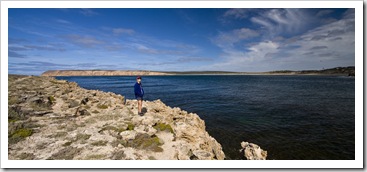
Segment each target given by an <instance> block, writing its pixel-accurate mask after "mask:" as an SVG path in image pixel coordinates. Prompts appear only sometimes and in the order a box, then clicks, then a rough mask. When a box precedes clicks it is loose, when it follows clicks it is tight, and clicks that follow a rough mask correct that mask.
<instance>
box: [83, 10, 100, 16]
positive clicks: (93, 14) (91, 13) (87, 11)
mask: <svg viewBox="0 0 367 172" xmlns="http://www.w3.org/2000/svg"><path fill="white" fill-rule="evenodd" d="M80 13H81V14H83V15H84V16H88V17H91V16H95V15H98V14H99V13H97V12H95V11H94V10H92V9H89V8H82V9H81V10H80Z"/></svg>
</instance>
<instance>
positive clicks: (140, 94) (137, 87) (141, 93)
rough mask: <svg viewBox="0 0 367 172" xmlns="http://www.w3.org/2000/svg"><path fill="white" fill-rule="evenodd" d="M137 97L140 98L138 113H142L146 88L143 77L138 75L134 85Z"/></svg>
mask: <svg viewBox="0 0 367 172" xmlns="http://www.w3.org/2000/svg"><path fill="white" fill-rule="evenodd" d="M134 92H135V98H136V100H138V115H142V114H143V113H142V112H141V108H142V106H143V96H144V90H143V86H142V84H141V77H140V76H138V77H136V83H135V85H134Z"/></svg>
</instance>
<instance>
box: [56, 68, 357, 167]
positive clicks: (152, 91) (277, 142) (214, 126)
mask: <svg viewBox="0 0 367 172" xmlns="http://www.w3.org/2000/svg"><path fill="white" fill-rule="evenodd" d="M56 78H57V79H63V80H68V81H73V82H77V83H78V85H79V86H81V87H83V88H86V89H95V90H101V91H106V92H108V91H109V92H114V93H117V94H121V95H123V96H125V97H126V98H127V99H134V98H135V97H134V89H133V86H134V84H135V77H132V76H83V77H75V76H70V77H56ZM142 84H143V88H144V91H145V97H144V99H145V100H150V101H153V100H156V99H160V100H162V101H163V102H164V103H165V104H166V105H168V106H170V107H180V108H181V109H183V110H186V111H188V112H193V113H197V114H198V115H199V116H200V118H202V119H203V120H204V121H205V125H206V130H207V131H208V133H209V134H210V135H211V136H212V137H214V138H215V139H216V140H217V141H218V142H219V143H220V144H221V145H222V147H223V151H224V153H225V154H226V159H230V160H237V159H244V157H243V155H241V154H239V149H241V145H240V143H241V142H242V141H247V142H251V143H255V144H257V145H259V146H260V147H261V148H262V149H264V150H266V151H267V152H268V157H267V159H270V160H354V159H355V79H354V78H353V77H343V76H271V75H196V76H195V75H182V76H143V78H142Z"/></svg>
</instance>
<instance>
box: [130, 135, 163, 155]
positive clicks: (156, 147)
mask: <svg viewBox="0 0 367 172" xmlns="http://www.w3.org/2000/svg"><path fill="white" fill-rule="evenodd" d="M161 145H163V143H162V142H161V141H160V139H159V138H158V137H157V136H156V135H153V136H149V135H148V134H138V135H137V136H136V137H135V139H134V140H130V141H128V142H127V143H126V145H125V146H127V147H133V148H138V149H146V150H152V151H154V152H162V151H163V149H162V148H161V147H160V146H161Z"/></svg>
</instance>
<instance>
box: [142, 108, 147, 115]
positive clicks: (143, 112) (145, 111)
mask: <svg viewBox="0 0 367 172" xmlns="http://www.w3.org/2000/svg"><path fill="white" fill-rule="evenodd" d="M147 112H148V110H147V108H146V107H143V108H142V109H141V113H142V114H143V115H144V114H145V113H147Z"/></svg>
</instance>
